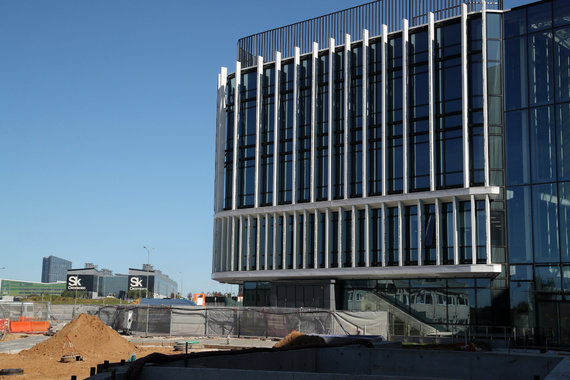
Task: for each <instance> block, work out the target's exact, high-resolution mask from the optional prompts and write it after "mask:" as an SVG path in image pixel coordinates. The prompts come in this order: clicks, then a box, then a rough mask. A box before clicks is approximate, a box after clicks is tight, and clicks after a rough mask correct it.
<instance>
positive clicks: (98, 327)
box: [22, 314, 136, 358]
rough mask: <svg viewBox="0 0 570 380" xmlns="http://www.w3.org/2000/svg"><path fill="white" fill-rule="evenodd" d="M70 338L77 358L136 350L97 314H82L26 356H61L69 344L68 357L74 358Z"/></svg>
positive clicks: (33, 348) (66, 352)
mask: <svg viewBox="0 0 570 380" xmlns="http://www.w3.org/2000/svg"><path fill="white" fill-rule="evenodd" d="M66 335H67V336H68V337H69V339H70V340H71V343H72V344H73V348H74V353H75V354H76V355H83V356H84V357H87V356H89V355H102V354H103V355H109V356H111V355H118V354H121V355H125V356H128V355H129V354H130V353H131V352H133V351H135V349H136V347H135V345H134V344H132V343H130V342H128V341H127V340H126V339H125V338H123V337H122V336H121V335H119V333H117V332H116V331H115V330H113V329H112V328H110V327H109V326H107V325H105V324H104V323H103V322H101V320H100V319H99V318H97V317H96V316H94V315H87V314H81V315H80V316H79V317H78V318H77V319H74V320H72V321H71V322H70V323H68V324H67V325H65V327H64V328H63V329H61V330H60V331H58V332H57V333H56V334H55V335H54V336H52V337H51V338H49V339H48V340H46V341H43V342H41V343H38V344H36V345H35V346H34V347H32V348H30V349H29V350H26V351H23V352H22V354H23V355H25V356H28V357H29V356H52V357H56V358H58V357H60V356H61V355H62V349H63V347H64V345H65V351H64V352H63V354H64V355H70V354H71V350H70V348H69V344H67V343H66V342H67V338H66Z"/></svg>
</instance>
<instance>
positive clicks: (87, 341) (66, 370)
mask: <svg viewBox="0 0 570 380" xmlns="http://www.w3.org/2000/svg"><path fill="white" fill-rule="evenodd" d="M66 335H67V336H68V337H69V339H70V340H71V343H72V344H73V354H75V355H81V356H83V359H84V360H83V361H76V362H72V363H61V362H59V359H60V358H61V356H62V354H63V355H70V354H71V353H72V352H71V349H70V347H69V344H68V343H67V338H66ZM153 352H161V353H164V354H170V353H172V354H174V350H173V348H172V347H139V346H136V345H134V344H132V343H130V342H128V341H127V340H126V339H125V338H123V337H122V336H121V335H119V333H117V332H116V331H115V330H113V329H112V328H110V327H108V326H107V325H105V324H104V323H103V322H101V320H100V319H99V318H97V317H96V316H92V315H87V314H81V315H80V316H79V317H78V318H77V319H74V320H73V321H72V322H70V323H68V324H67V325H66V326H65V327H64V328H63V329H62V330H60V331H59V332H58V333H57V334H55V335H54V336H52V337H51V338H49V339H47V340H45V341H43V342H41V343H38V344H36V345H35V346H34V347H32V348H31V349H29V350H25V351H21V352H20V353H18V354H15V355H9V354H0V369H4V368H22V369H23V370H24V374H23V375H18V376H10V377H9V378H10V379H31V380H36V379H37V380H39V379H46V380H50V379H65V380H68V379H70V378H71V375H76V376H77V378H80V379H82V378H86V377H88V376H89V370H90V368H91V367H96V366H97V364H101V363H103V361H105V360H108V361H109V362H111V363H113V362H119V361H121V359H125V360H128V359H129V357H130V356H131V354H132V353H135V354H136V356H137V358H140V357H143V356H146V355H148V354H151V353H153ZM3 378H4V376H0V379H3Z"/></svg>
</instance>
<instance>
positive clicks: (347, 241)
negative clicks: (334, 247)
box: [342, 211, 352, 268]
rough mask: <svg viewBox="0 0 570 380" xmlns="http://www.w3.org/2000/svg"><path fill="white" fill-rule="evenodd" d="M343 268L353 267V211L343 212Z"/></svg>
mask: <svg viewBox="0 0 570 380" xmlns="http://www.w3.org/2000/svg"><path fill="white" fill-rule="evenodd" d="M342 266H343V267H344V268H349V267H351V266H352V211H343V218H342Z"/></svg>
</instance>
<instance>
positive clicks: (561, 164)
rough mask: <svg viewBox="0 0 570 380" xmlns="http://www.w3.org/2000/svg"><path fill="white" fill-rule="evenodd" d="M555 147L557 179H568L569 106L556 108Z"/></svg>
mask: <svg viewBox="0 0 570 380" xmlns="http://www.w3.org/2000/svg"><path fill="white" fill-rule="evenodd" d="M556 146H557V153H558V179H560V180H568V179H570V104H568V103H567V104H562V105H559V106H558V107H557V108H556Z"/></svg>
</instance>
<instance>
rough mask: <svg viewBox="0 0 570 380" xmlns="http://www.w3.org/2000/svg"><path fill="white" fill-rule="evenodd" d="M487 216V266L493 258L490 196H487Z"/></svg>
mask: <svg viewBox="0 0 570 380" xmlns="http://www.w3.org/2000/svg"><path fill="white" fill-rule="evenodd" d="M485 216H486V218H485V219H486V226H485V227H486V229H487V231H486V234H485V240H486V244H487V250H486V251H487V252H486V254H487V264H491V257H492V251H491V200H490V199H489V195H488V194H487V195H485Z"/></svg>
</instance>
